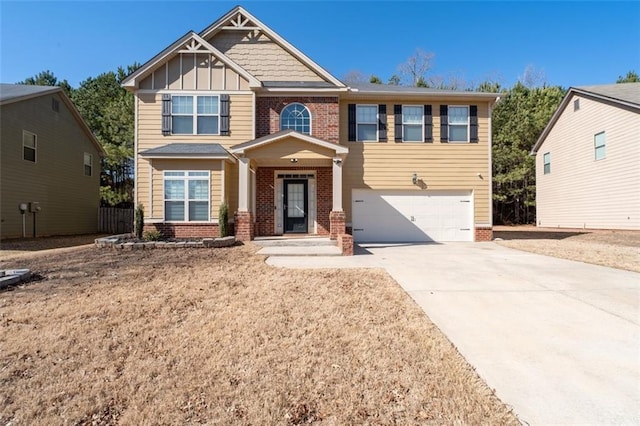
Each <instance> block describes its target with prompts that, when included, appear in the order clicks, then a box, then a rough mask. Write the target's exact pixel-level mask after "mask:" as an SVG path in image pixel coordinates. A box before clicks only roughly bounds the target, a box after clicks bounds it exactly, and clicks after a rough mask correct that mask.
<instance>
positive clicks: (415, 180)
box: [411, 173, 418, 185]
mask: <svg viewBox="0 0 640 426" xmlns="http://www.w3.org/2000/svg"><path fill="white" fill-rule="evenodd" d="M411 182H413V184H414V185H415V184H416V183H418V174H417V173H414V174H413V176H411Z"/></svg>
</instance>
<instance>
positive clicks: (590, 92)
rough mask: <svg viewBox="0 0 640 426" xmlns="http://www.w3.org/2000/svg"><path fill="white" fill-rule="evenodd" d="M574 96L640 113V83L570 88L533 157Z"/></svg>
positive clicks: (533, 151) (534, 149) (533, 150)
mask: <svg viewBox="0 0 640 426" xmlns="http://www.w3.org/2000/svg"><path fill="white" fill-rule="evenodd" d="M574 95H580V96H583V97H585V98H589V99H592V100H594V101H597V102H602V103H606V104H609V105H614V106H617V107H620V108H625V109H630V110H633V111H635V112H637V113H640V83H617V84H603V85H597V86H579V87H570V88H569V90H568V91H567V93H566V95H564V98H563V99H562V102H560V105H559V106H558V109H556V112H554V113H553V116H552V117H551V120H549V123H547V126H546V127H545V128H544V130H543V131H542V133H541V134H540V137H539V138H538V140H537V141H536V143H535V145H534V146H533V148H531V153H530V154H531V155H536V153H537V152H538V150H539V149H540V147H541V146H542V144H543V143H544V140H545V139H546V138H547V136H548V135H549V132H551V129H552V128H553V126H554V125H555V124H556V122H557V121H558V119H559V118H560V116H561V115H562V113H563V112H564V110H565V109H566V107H567V105H568V104H569V102H570V100H571V98H572V97H573V96H574Z"/></svg>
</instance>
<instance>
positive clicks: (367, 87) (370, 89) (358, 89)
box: [349, 83, 502, 100]
mask: <svg viewBox="0 0 640 426" xmlns="http://www.w3.org/2000/svg"><path fill="white" fill-rule="evenodd" d="M349 86H350V87H349V88H350V89H351V90H350V92H351V93H352V94H362V95H372V94H373V95H398V94H402V95H420V96H424V95H437V96H441V97H443V96H451V97H476V98H483V99H485V98H486V99H494V100H495V99H498V98H500V96H501V95H502V94H501V93H492V92H471V91H467V90H442V89H433V88H430V87H415V86H400V85H393V84H375V83H351V84H349Z"/></svg>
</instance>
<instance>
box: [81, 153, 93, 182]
mask: <svg viewBox="0 0 640 426" xmlns="http://www.w3.org/2000/svg"><path fill="white" fill-rule="evenodd" d="M87 156H89V164H87ZM82 163H83V164H82V166H83V167H82V173H83V174H84V175H85V176H87V177H91V176H93V155H91V154H89V153H88V152H85V153H84V155H83V156H82ZM87 166H89V167H90V168H91V169H90V170H91V172H90V173H89V174H87V172H86V169H85V167H87Z"/></svg>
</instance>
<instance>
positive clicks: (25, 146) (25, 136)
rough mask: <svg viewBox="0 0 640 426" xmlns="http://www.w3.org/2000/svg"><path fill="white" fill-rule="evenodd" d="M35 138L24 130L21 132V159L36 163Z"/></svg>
mask: <svg viewBox="0 0 640 426" xmlns="http://www.w3.org/2000/svg"><path fill="white" fill-rule="evenodd" d="M36 139H37V137H36V135H35V134H33V133H31V132H27V131H26V130H23V131H22V158H23V159H25V160H27V161H32V162H34V163H35V162H36V144H37V141H36Z"/></svg>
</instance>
